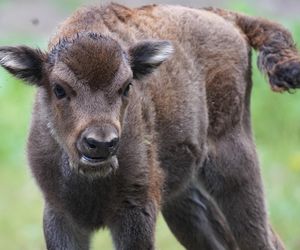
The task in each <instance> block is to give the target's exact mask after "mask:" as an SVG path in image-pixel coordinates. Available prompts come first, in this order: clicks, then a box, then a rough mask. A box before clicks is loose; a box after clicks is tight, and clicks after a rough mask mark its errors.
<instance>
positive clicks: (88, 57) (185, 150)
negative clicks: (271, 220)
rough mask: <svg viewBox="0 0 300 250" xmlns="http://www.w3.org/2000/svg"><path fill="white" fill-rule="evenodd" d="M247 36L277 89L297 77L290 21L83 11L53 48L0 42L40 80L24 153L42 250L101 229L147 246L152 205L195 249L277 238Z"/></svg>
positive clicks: (120, 9)
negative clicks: (257, 140) (259, 150)
mask: <svg viewBox="0 0 300 250" xmlns="http://www.w3.org/2000/svg"><path fill="white" fill-rule="evenodd" d="M250 46H252V47H253V48H255V49H257V50H258V51H259V60H258V63H259V67H260V69H261V70H262V71H263V72H264V73H266V74H267V76H268V78H269V81H270V84H271V86H272V88H273V90H276V91H284V90H289V89H294V88H299V87H300V59H299V56H298V54H297V51H296V48H295V46H294V42H293V40H292V38H291V35H290V33H289V32H288V31H286V30H285V29H284V28H283V27H281V26H279V25H277V24H275V23H271V22H268V21H266V20H262V19H256V18H251V17H247V16H243V15H239V14H235V13H231V12H227V11H223V10H218V9H206V10H198V9H191V8H185V7H180V6H161V5H159V6H156V5H152V6H145V7H142V8H137V9H129V8H127V7H124V6H120V5H117V4H110V5H108V6H105V7H90V8H82V9H80V10H78V11H77V12H76V13H75V14H73V15H72V16H71V17H70V18H68V19H67V20H66V21H65V22H64V23H63V24H62V25H61V27H60V28H59V30H58V32H57V34H56V35H55V36H54V38H53V39H52V40H51V41H50V44H49V51H48V52H45V53H44V52H41V51H39V50H36V49H31V48H28V47H1V49H0V60H1V61H0V63H1V65H2V66H3V67H4V68H5V69H7V70H8V71H9V72H10V73H12V74H13V75H15V76H16V77H18V78H22V79H24V80H25V81H27V82H29V83H31V84H34V85H36V86H37V87H38V92H37V95H36V102H35V105H34V111H33V121H32V127H31V132H30V136H29V141H28V157H29V162H30V166H31V169H32V172H33V174H34V176H35V178H36V180H37V182H38V184H39V186H40V188H41V190H42V192H43V194H44V198H45V203H46V204H45V212H44V232H45V238H46V244H47V248H48V249H49V250H53V249H88V248H89V239H90V235H91V233H92V232H93V231H94V230H96V229H99V228H101V227H104V226H107V227H108V228H109V229H110V230H111V233H112V237H113V241H114V244H115V248H116V249H118V250H121V249H128V250H141V249H154V228H155V221H156V217H157V213H158V211H159V210H160V209H161V210H162V213H163V215H164V218H165V219H166V221H167V223H168V225H169V227H170V229H171V230H172V232H173V233H174V234H175V236H176V237H177V239H178V240H179V241H180V242H181V243H182V245H183V246H185V248H187V249H190V250H194V249H238V248H239V249H243V250H244V249H253V250H254V249H255V250H258V249H283V248H284V247H283V246H282V245H281V243H280V241H279V239H277V237H276V235H275V234H274V233H273V232H272V229H271V227H270V226H269V224H268V219H267V213H266V208H265V201H264V193H263V188H262V181H261V176H260V170H259V164H258V160H257V155H256V151H255V145H254V143H253V138H252V132H251V122H250V111H249V106H250V105H249V102H250V94H251V86H252V82H251V65H250V63H251V60H250V55H251V49H250ZM160 65H161V66H160ZM158 66H160V67H159V69H158V70H156V71H155V69H156V68H157V67H158ZM153 71H155V72H153ZM152 72H153V73H152ZM200 184H201V186H200ZM202 186H203V187H205V188H206V190H207V191H208V193H209V195H210V196H211V197H213V198H214V200H215V201H216V203H217V205H215V203H214V202H213V201H212V199H211V198H210V196H208V195H206V194H205V192H204V191H203V189H202ZM219 208H220V210H221V211H222V212H221V211H220V210H219ZM222 214H224V215H225V218H226V219H225V218H224V217H223V215H222ZM227 222H228V224H227Z"/></svg>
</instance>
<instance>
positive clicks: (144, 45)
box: [129, 41, 174, 79]
mask: <svg viewBox="0 0 300 250" xmlns="http://www.w3.org/2000/svg"><path fill="white" fill-rule="evenodd" d="M173 50H174V49H173V46H172V44H171V43H170V42H169V41H143V42H139V43H138V44H136V45H134V46H133V47H131V48H130V49H129V56H130V63H131V69H132V72H133V78H134V79H141V78H143V77H144V76H145V75H148V74H150V73H151V72H152V71H153V70H155V69H156V68H157V67H158V66H159V65H161V64H162V63H163V62H164V61H166V60H167V59H168V58H169V57H170V56H171V55H172V53H173Z"/></svg>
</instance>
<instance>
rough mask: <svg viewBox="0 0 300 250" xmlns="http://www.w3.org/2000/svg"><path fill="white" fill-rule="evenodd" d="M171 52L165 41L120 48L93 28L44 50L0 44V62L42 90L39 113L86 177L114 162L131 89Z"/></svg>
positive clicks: (100, 173) (112, 166) (101, 173)
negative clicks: (42, 104) (49, 49)
mask: <svg viewBox="0 0 300 250" xmlns="http://www.w3.org/2000/svg"><path fill="white" fill-rule="evenodd" d="M171 53H172V46H171V44H170V43H169V42H167V41H144V42H139V43H137V44H135V45H132V46H131V47H130V48H128V49H125V48H122V47H121V45H120V44H119V43H118V42H117V41H116V40H114V39H112V38H110V37H107V36H104V35H101V34H95V33H83V34H78V35H77V36H76V37H75V38H73V39H62V40H60V42H59V43H58V44H57V45H56V46H54V47H53V48H52V49H51V51H49V52H48V53H43V52H41V51H40V50H35V49H31V48H28V47H23V46H22V47H0V64H1V65H2V66H3V67H4V68H5V69H6V70H8V71H9V72H10V73H11V74H13V75H15V76H16V77H18V78H21V79H23V80H25V81H26V82H28V83H30V84H34V85H36V86H38V87H39V88H42V90H43V91H41V93H43V98H42V99H43V102H44V104H45V105H44V106H45V107H43V109H44V110H43V112H45V117H47V118H46V119H47V124H48V128H49V131H50V132H51V135H52V136H53V137H54V139H55V140H56V141H57V143H58V144H59V145H60V147H62V149H63V150H64V151H65V152H66V153H67V155H68V158H69V163H70V166H71V167H72V168H73V169H75V170H76V171H77V172H79V173H82V174H84V175H89V176H101V177H103V176H106V175H108V174H109V173H110V172H111V171H112V170H114V169H116V168H117V167H118V159H117V156H116V153H117V150H118V144H119V141H120V140H121V134H122V126H123V121H124V117H125V116H126V108H127V106H128V103H129V102H130V99H131V95H133V94H134V93H135V94H136V92H133V93H131V92H132V91H131V90H130V89H131V88H132V87H134V85H136V84H139V81H140V80H141V79H142V78H143V76H145V75H147V74H150V73H151V72H152V71H153V70H154V69H155V68H157V67H158V66H159V65H160V64H161V63H162V62H163V61H165V60H166V59H167V58H168V57H169V55H170V54H171Z"/></svg>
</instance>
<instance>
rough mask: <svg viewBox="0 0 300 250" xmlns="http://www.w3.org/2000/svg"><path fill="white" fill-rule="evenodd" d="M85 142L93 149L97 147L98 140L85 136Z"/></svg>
mask: <svg viewBox="0 0 300 250" xmlns="http://www.w3.org/2000/svg"><path fill="white" fill-rule="evenodd" d="M84 142H85V144H86V145H87V146H88V147H89V148H91V149H95V148H97V143H98V142H97V141H96V140H95V139H93V138H84Z"/></svg>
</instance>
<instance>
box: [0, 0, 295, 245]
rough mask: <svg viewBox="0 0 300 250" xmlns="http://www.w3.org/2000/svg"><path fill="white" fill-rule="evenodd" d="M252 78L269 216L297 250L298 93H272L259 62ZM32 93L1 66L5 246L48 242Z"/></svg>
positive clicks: (161, 230) (165, 234)
mask: <svg viewBox="0 0 300 250" xmlns="http://www.w3.org/2000/svg"><path fill="white" fill-rule="evenodd" d="M238 3H240V2H238V1H235V5H234V6H232V9H236V10H243V11H245V12H249V10H250V12H253V10H251V9H250V8H249V6H247V5H245V4H241V3H240V4H238ZM285 25H287V26H288V28H289V29H290V30H292V32H293V34H294V36H295V37H296V38H298V39H300V23H294V22H286V23H285ZM19 40H20V39H19ZM296 40H297V39H296ZM20 41H25V39H24V40H20ZM299 41H300V40H299ZM37 43H38V44H41V43H40V42H37ZM1 44H4V41H1ZM255 64H256V63H255V58H254V59H253V65H255ZM253 80H254V89H253V96H252V117H253V125H254V133H255V138H256V144H257V150H258V153H259V157H260V161H261V166H262V174H263V179H264V183H265V189H266V197H267V204H268V210H269V213H270V218H271V222H272V224H273V226H274V228H275V229H276V231H277V232H278V233H279V235H280V236H281V237H282V239H283V240H284V242H285V244H286V246H287V249H291V250H297V249H300V238H299V222H300V213H299V211H300V185H299V183H300V93H299V92H298V93H295V94H292V95H291V94H275V93H272V92H271V91H270V89H269V86H268V85H267V83H266V82H265V79H264V78H263V76H262V75H261V74H260V73H259V72H258V71H257V69H256V65H255V66H254V72H253ZM33 95H34V89H32V88H30V87H28V86H25V85H23V84H21V82H19V81H17V80H15V79H13V78H12V77H11V76H9V75H8V74H7V73H6V72H4V70H2V69H0V142H1V143H0V194H1V198H0V248H1V249H8V250H19V249H22V250H27V249H28V250H32V249H33V250H35V249H44V248H45V247H44V243H43V233H42V207H43V201H42V197H41V194H40V192H39V190H38V189H37V186H36V185H35V183H34V180H33V178H32V177H31V174H30V171H29V170H28V168H27V167H26V166H27V163H26V157H25V146H26V136H27V133H28V128H29V120H30V113H31V105H32V102H33ZM156 235H157V245H158V248H159V249H163V250H177V249H178V250H179V249H183V248H182V247H181V246H180V245H179V244H178V243H177V242H176V240H175V239H174V237H173V236H172V235H171V233H170V232H169V230H168V229H167V227H166V225H165V223H164V222H163V220H162V218H160V219H159V223H158V225H157V233H156ZM98 248H101V249H112V245H111V241H110V236H109V233H108V232H107V231H104V232H103V231H102V232H100V233H97V234H96V235H95V237H94V240H93V249H98Z"/></svg>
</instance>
